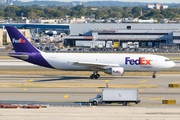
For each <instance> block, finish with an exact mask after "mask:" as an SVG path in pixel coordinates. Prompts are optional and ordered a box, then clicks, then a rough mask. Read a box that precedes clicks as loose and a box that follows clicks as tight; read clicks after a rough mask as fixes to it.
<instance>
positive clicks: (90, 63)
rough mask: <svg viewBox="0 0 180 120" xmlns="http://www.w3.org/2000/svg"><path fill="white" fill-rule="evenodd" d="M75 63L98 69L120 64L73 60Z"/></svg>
mask: <svg viewBox="0 0 180 120" xmlns="http://www.w3.org/2000/svg"><path fill="white" fill-rule="evenodd" d="M73 64H74V65H77V66H84V67H92V68H97V69H108V68H111V67H119V65H118V64H106V63H93V62H73Z"/></svg>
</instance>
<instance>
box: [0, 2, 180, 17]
mask: <svg viewBox="0 0 180 120" xmlns="http://www.w3.org/2000/svg"><path fill="white" fill-rule="evenodd" d="M92 8H97V9H92ZM22 15H23V17H27V18H28V19H38V18H39V17H45V18H47V19H52V18H65V17H66V16H69V17H70V18H74V17H75V18H79V17H81V16H85V17H95V19H107V18H110V17H113V18H114V17H116V18H117V19H119V18H128V17H133V18H140V19H149V18H154V19H163V18H170V19H177V18H180V8H168V9H160V10H154V9H148V10H142V8H141V7H139V6H134V7H115V6H113V7H103V6H85V5H77V6H56V5H48V6H38V5H32V6H5V5H1V6H0V18H3V19H9V18H12V19H13V20H17V19H20V18H21V16H22Z"/></svg>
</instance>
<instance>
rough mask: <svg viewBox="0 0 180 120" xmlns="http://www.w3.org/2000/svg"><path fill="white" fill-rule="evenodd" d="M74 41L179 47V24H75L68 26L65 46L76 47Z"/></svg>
mask: <svg viewBox="0 0 180 120" xmlns="http://www.w3.org/2000/svg"><path fill="white" fill-rule="evenodd" d="M76 41H105V42H106V43H107V42H108V41H112V44H113V43H119V45H120V47H122V44H123V43H127V42H138V44H139V47H159V45H160V44H161V43H163V44H164V43H167V44H169V43H170V44H171V43H175V44H177V45H180V24H142V23H141V24H139V23H110V24H109V23H77V24H70V35H69V36H66V37H65V46H68V45H69V46H71V47H74V46H76Z"/></svg>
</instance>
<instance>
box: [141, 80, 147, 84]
mask: <svg viewBox="0 0 180 120" xmlns="http://www.w3.org/2000/svg"><path fill="white" fill-rule="evenodd" d="M139 82H140V83H142V82H147V80H143V81H139Z"/></svg>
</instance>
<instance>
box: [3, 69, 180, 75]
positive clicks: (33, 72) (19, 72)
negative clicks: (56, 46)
mask: <svg viewBox="0 0 180 120" xmlns="http://www.w3.org/2000/svg"><path fill="white" fill-rule="evenodd" d="M98 73H99V74H100V75H101V76H111V75H109V74H105V73H104V72H98ZM91 74H92V72H91V71H60V70H52V69H50V70H49V69H42V70H38V69H37V70H28V69H21V70H18V69H10V70H6V69H0V75H65V76H66V75H72V76H90V75H91ZM152 74H153V72H125V74H124V76H152ZM158 74H180V70H177V71H173V70H171V71H161V72H157V74H156V75H158Z"/></svg>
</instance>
